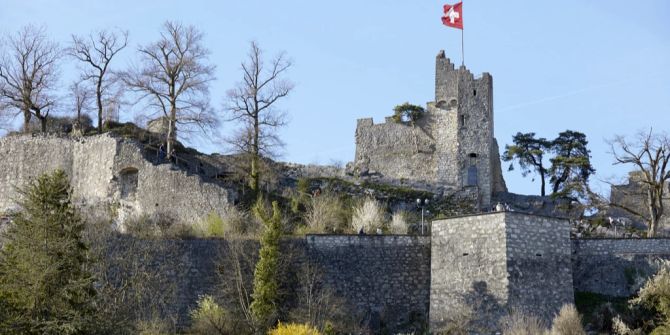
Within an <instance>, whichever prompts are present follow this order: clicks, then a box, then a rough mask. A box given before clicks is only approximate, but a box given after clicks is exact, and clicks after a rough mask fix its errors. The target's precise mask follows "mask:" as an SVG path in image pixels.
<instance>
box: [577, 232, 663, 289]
mask: <svg viewBox="0 0 670 335" xmlns="http://www.w3.org/2000/svg"><path fill="white" fill-rule="evenodd" d="M572 250H573V255H572V271H573V282H574V289H575V291H582V292H594V293H599V294H604V295H610V296H620V297H628V296H631V295H633V294H635V293H636V292H637V290H639V289H640V287H641V286H642V285H643V284H644V282H645V281H646V280H647V279H648V278H650V277H651V276H653V275H654V274H656V272H657V271H658V269H659V265H660V264H661V263H662V262H664V261H668V260H670V239H575V240H572Z"/></svg>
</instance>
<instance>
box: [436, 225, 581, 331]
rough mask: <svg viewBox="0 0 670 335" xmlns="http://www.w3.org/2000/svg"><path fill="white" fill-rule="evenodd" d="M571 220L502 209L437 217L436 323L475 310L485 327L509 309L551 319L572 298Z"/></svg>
mask: <svg viewBox="0 0 670 335" xmlns="http://www.w3.org/2000/svg"><path fill="white" fill-rule="evenodd" d="M570 253H571V249H570V235H569V224H568V222H567V221H566V220H561V219H555V218H547V217H539V216H533V215H526V214H521V213H510V212H500V213H491V214H485V215H475V216H465V217H458V218H452V219H447V220H441V221H436V222H433V231H432V246H431V297H430V325H431V330H433V331H439V330H444V329H445V328H446V327H448V324H449V323H450V322H453V321H455V320H458V319H459V318H461V317H462V313H463V309H464V308H471V309H472V310H473V312H474V314H475V315H476V319H475V324H476V327H478V328H480V329H484V330H485V331H484V333H486V332H493V331H495V330H497V329H498V327H499V325H498V322H499V319H500V318H501V317H502V316H503V315H504V314H505V313H507V311H508V310H509V308H521V309H522V310H524V311H527V312H531V313H532V314H534V315H537V316H538V317H540V318H542V319H544V320H546V321H550V320H551V319H552V317H553V316H554V314H555V313H557V312H558V311H559V309H560V308H561V306H562V305H563V304H565V303H572V302H573V299H574V298H573V291H572V273H571V260H570Z"/></svg>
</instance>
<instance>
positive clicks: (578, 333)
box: [550, 304, 586, 335]
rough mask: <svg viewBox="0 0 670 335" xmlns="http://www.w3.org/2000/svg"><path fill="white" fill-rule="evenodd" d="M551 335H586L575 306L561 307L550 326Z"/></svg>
mask: <svg viewBox="0 0 670 335" xmlns="http://www.w3.org/2000/svg"><path fill="white" fill-rule="evenodd" d="M550 334H551V335H586V332H585V331H584V327H582V317H581V316H580V315H579V313H578V312H577V308H575V305H572V304H566V305H563V307H561V310H560V311H559V312H558V315H556V317H554V320H553V322H552V325H551V333H550Z"/></svg>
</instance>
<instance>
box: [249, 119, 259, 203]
mask: <svg viewBox="0 0 670 335" xmlns="http://www.w3.org/2000/svg"><path fill="white" fill-rule="evenodd" d="M259 132H260V126H259V124H258V116H257V117H256V118H255V119H254V139H253V141H252V142H251V180H250V181H249V187H250V188H251V190H252V191H253V192H257V191H258V184H259V179H260V178H259V175H258V159H259V157H258V156H259V149H258V133H259Z"/></svg>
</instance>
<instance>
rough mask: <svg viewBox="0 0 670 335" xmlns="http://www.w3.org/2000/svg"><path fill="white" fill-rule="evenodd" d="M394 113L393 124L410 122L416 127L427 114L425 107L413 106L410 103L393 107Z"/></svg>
mask: <svg viewBox="0 0 670 335" xmlns="http://www.w3.org/2000/svg"><path fill="white" fill-rule="evenodd" d="M393 112H394V113H393V116H392V118H393V122H396V123H403V122H408V123H410V124H411V125H415V124H416V122H417V121H418V120H419V119H421V118H422V117H423V116H424V115H425V114H426V111H425V110H424V109H423V107H421V106H417V105H412V104H410V103H409V102H405V103H403V104H402V105H397V106H395V107H393Z"/></svg>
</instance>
